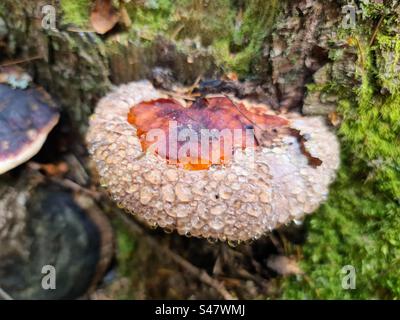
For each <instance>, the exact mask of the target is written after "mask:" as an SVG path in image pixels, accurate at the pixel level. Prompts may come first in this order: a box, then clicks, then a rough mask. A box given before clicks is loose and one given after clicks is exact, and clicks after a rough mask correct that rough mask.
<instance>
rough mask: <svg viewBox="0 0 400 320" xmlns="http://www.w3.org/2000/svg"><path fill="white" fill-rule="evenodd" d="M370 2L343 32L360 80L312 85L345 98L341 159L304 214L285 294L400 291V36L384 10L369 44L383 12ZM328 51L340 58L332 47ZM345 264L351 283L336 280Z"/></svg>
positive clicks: (398, 294)
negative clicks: (297, 261)
mask: <svg viewBox="0 0 400 320" xmlns="http://www.w3.org/2000/svg"><path fill="white" fill-rule="evenodd" d="M371 6H372V7H364V10H365V13H366V17H367V19H366V20H365V25H361V26H359V27H358V28H357V29H356V30H354V31H352V33H351V34H350V35H349V34H347V35H346V36H347V37H348V36H350V37H351V39H352V41H350V42H351V43H353V44H355V46H356V47H357V50H358V62H357V70H358V72H357V74H358V80H359V81H360V83H361V85H360V87H359V88H352V87H349V86H347V87H345V86H343V85H341V84H340V82H338V83H336V85H335V83H334V81H335V79H334V80H333V83H332V84H328V85H327V86H323V88H320V87H317V86H314V87H312V89H313V90H319V89H320V90H324V89H326V87H330V89H331V90H337V94H338V95H339V96H340V97H342V99H341V101H340V103H339V108H338V112H339V113H340V115H341V116H342V118H343V122H342V124H341V126H340V129H339V136H340V139H341V142H342V146H343V156H342V158H343V164H342V168H341V170H340V172H339V175H338V179H337V181H336V183H335V184H334V185H333V186H332V188H331V191H330V196H329V200H328V202H327V203H326V204H325V205H323V206H322V207H321V208H320V210H319V211H318V212H317V213H315V214H314V215H313V216H312V217H310V218H309V219H308V220H307V226H308V228H309V229H308V238H307V241H306V244H305V245H304V246H303V251H304V252H303V253H304V259H303V261H302V267H303V269H304V271H305V274H306V275H305V276H299V277H297V278H290V279H286V280H285V281H284V283H283V295H284V297H286V298H339V299H342V298H343V299H349V298H386V299H393V298H397V299H398V298H400V268H399V265H400V139H399V137H400V108H399V105H400V94H399V88H398V85H397V84H396V81H398V80H397V79H398V78H397V77H398V71H397V72H396V71H395V70H397V69H396V68H397V67H398V62H399V59H398V57H399V52H398V45H399V43H398V41H399V39H398V36H397V35H396V33H394V32H391V31H390V28H391V27H392V26H393V23H395V22H394V20H393V19H394V18H393V16H394V14H393V13H392V14H388V13H387V12H386V13H385V14H387V15H388V16H385V19H384V20H383V22H382V24H381V26H380V29H379V30H378V32H377V36H376V39H375V42H374V44H373V45H370V42H371V38H372V35H373V32H374V30H371V28H370V25H371V24H372V25H377V20H379V19H380V14H382V12H384V11H382V8H381V7H380V6H375V4H373V5H371ZM368 19H372V20H373V21H371V20H368ZM396 19H398V18H396ZM396 23H397V25H398V23H399V21H398V20H397V22H396ZM382 52H385V53H386V55H382ZM331 56H332V57H336V58H338V59H340V56H338V55H337V52H333V53H332V55H331ZM383 89H386V92H385V91H383ZM344 97H346V98H344ZM345 265H352V266H354V267H355V269H356V274H357V283H356V289H354V290H344V289H343V288H342V286H341V283H342V277H343V274H342V273H341V269H342V268H343V266H345Z"/></svg>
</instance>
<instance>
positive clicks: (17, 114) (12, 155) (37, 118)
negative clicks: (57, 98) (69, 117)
mask: <svg viewBox="0 0 400 320" xmlns="http://www.w3.org/2000/svg"><path fill="white" fill-rule="evenodd" d="M0 99H1V104H0V174H2V173H4V172H6V171H8V170H10V169H13V168H15V167H16V166H18V165H20V164H21V163H23V162H25V161H27V160H29V159H30V158H32V157H33V156H34V155H35V154H36V153H37V152H38V151H39V150H40V148H41V147H42V145H43V143H44V142H45V141H46V138H47V135H48V133H49V132H50V131H51V130H52V129H53V127H54V126H55V125H56V124H57V122H58V119H59V113H58V110H57V108H56V106H55V105H54V103H53V102H52V101H51V98H50V97H49V95H48V94H47V93H46V92H44V90H42V89H39V88H30V89H27V90H21V89H12V88H11V87H9V86H7V85H3V84H0Z"/></svg>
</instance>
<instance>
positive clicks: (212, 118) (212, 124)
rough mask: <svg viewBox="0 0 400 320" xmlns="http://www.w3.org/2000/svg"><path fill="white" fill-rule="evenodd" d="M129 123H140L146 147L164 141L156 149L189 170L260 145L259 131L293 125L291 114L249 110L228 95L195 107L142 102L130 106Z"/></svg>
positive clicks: (172, 101) (170, 102)
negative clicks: (256, 135)
mask: <svg viewBox="0 0 400 320" xmlns="http://www.w3.org/2000/svg"><path fill="white" fill-rule="evenodd" d="M128 122H129V123H130V124H132V125H133V126H135V127H136V129H137V135H138V137H139V139H140V142H141V145H142V149H143V151H147V150H148V149H149V148H151V147H153V148H154V145H155V144H156V143H158V146H157V148H154V152H155V153H157V154H158V155H160V156H161V157H163V158H164V159H166V160H167V161H168V162H169V163H174V164H176V165H178V166H180V167H183V168H185V169H188V170H204V169H208V168H209V167H210V166H211V165H213V164H216V165H220V164H224V163H227V162H228V161H229V159H231V157H232V155H233V151H234V148H242V149H244V148H247V147H254V146H257V145H258V141H257V139H256V138H255V136H254V132H255V130H259V129H261V130H268V129H272V128H277V127H282V126H286V125H287V124H288V121H287V120H286V119H283V118H280V117H278V116H274V115H266V114H264V112H263V110H261V109H256V108H253V109H251V110H248V109H246V107H245V106H244V105H243V104H242V103H235V102H233V101H232V100H231V99H229V98H227V97H213V98H198V99H197V100H196V101H194V102H192V103H191V105H190V106H189V107H183V106H182V105H181V104H180V103H179V102H178V101H176V100H175V99H157V100H152V101H145V102H141V103H139V104H137V105H135V106H133V107H132V108H131V109H130V111H129V113H128ZM174 128H175V129H176V130H175V131H174V130H173V129H174ZM160 132H161V133H163V135H161V136H163V137H161V136H160ZM161 140H162V141H161ZM162 144H165V147H162ZM160 145H161V147H160ZM227 150H228V151H227Z"/></svg>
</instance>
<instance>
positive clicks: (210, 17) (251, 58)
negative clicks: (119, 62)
mask: <svg viewBox="0 0 400 320" xmlns="http://www.w3.org/2000/svg"><path fill="white" fill-rule="evenodd" d="M236 2H237V1H233V0H213V1H208V0H177V1H171V0H147V1H144V2H140V3H138V2H135V1H131V2H128V3H126V4H125V7H126V9H127V12H128V15H129V17H130V19H131V21H132V25H131V27H130V30H128V32H127V33H126V34H125V37H128V38H129V40H131V42H132V41H137V40H138V39H141V40H144V41H146V40H147V41H152V40H154V39H155V38H156V37H157V36H162V37H164V38H166V39H169V40H173V41H175V43H176V44H177V46H178V47H180V48H187V45H182V43H187V40H188V39H189V40H190V41H192V43H193V46H194V47H195V48H197V47H199V46H202V47H203V48H206V49H208V50H209V51H210V52H212V54H213V56H214V57H215V59H216V62H217V64H218V65H219V66H220V67H221V68H223V69H224V70H225V71H226V72H228V71H235V72H237V73H238V74H239V75H240V76H246V75H248V74H249V73H250V72H251V71H254V69H255V66H256V65H257V62H258V60H259V59H260V57H261V54H262V45H263V41H264V39H265V38H266V37H267V36H268V35H269V34H270V32H271V29H272V25H273V22H274V18H275V16H276V14H277V12H278V10H279V7H280V6H279V2H278V0H271V1H268V2H267V3H266V2H265V1H262V0H255V1H250V0H244V1H241V4H240V5H238V4H237V3H236ZM90 5H91V1H89V0H66V1H62V2H61V7H62V10H63V22H64V23H71V24H74V25H76V26H78V27H83V28H84V27H87V26H88V25H89V13H90Z"/></svg>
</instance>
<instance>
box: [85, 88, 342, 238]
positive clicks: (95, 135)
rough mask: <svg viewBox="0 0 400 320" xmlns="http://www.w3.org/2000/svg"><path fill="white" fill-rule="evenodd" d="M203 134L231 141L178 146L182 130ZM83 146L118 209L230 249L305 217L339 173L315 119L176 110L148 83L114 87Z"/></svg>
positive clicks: (202, 107) (211, 101) (258, 110)
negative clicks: (226, 244)
mask: <svg viewBox="0 0 400 320" xmlns="http://www.w3.org/2000/svg"><path fill="white" fill-rule="evenodd" d="M171 124H172V126H174V125H175V129H176V130H175V131H171ZM205 129H209V130H210V129H214V130H212V131H211V132H215V131H217V132H219V133H221V130H224V129H225V132H228V133H229V132H231V133H232V136H235V132H239V133H238V134H237V135H236V136H235V137H236V139H233V140H229V139H228V138H226V137H227V136H229V134H228V135H227V136H224V138H223V140H221V139H219V140H218V139H216V138H215V137H214V136H213V135H212V134H211V136H207V137H206V139H205V140H201V139H197V140H196V139H189V141H187V140H182V139H179V136H180V134H181V133H182V132H184V131H187V132H185V134H184V135H186V137H192V136H196V134H197V137H203V136H204V134H203V131H202V130H205ZM235 130H236V131H235ZM174 132H175V133H174ZM205 132H209V131H207V130H206V131H205ZM162 133H165V135H164V136H163V134H162ZM174 134H177V136H178V138H177V139H176V136H175V137H174ZM219 137H221V135H219ZM163 138H164V139H163ZM164 140H165V141H164ZM176 140H177V142H175V141H176ZM214 140H216V141H217V142H216V143H215V144H213V142H215V141H214ZM199 141H201V142H202V143H200V142H199ZM204 141H206V142H205V143H204ZM221 141H222V142H221ZM87 142H88V146H89V151H90V153H91V155H92V158H93V159H94V161H95V163H96V166H97V170H98V172H99V175H100V177H101V183H102V185H104V186H106V187H107V188H108V191H109V192H110V194H111V196H112V198H113V199H114V200H115V201H116V202H118V204H119V206H121V207H124V208H126V209H127V210H128V211H130V212H132V213H135V214H138V215H139V216H141V217H142V218H144V219H145V220H146V221H147V222H148V223H150V224H152V225H158V226H161V227H162V228H168V229H176V230H177V231H178V232H179V233H180V234H189V233H190V234H191V235H193V236H198V237H211V238H217V239H221V240H231V241H240V240H247V239H250V238H257V237H259V236H261V235H262V234H263V233H264V232H265V231H268V230H272V229H274V228H276V227H277V226H279V225H281V224H284V223H287V222H289V221H291V220H293V219H300V218H302V217H303V216H304V214H305V213H311V212H313V211H314V210H315V209H316V208H317V207H318V206H319V204H320V203H321V202H322V201H323V200H325V199H326V197H327V194H328V186H329V184H330V183H331V182H332V181H333V179H334V177H335V171H336V169H337V168H338V165H339V144H338V141H337V138H336V136H335V135H334V134H333V133H332V132H330V130H329V128H328V127H327V126H326V125H325V124H324V120H323V118H321V117H303V116H301V115H299V114H295V113H293V114H286V115H285V116H283V115H279V116H278V115H276V114H274V112H273V111H271V110H270V109H269V108H268V106H266V105H263V104H255V103H250V102H248V101H241V100H236V99H233V98H228V97H226V96H217V97H215V96H208V97H207V96H206V97H203V98H200V99H197V100H196V101H194V102H190V101H189V102H185V101H183V102H182V101H181V100H179V99H174V98H171V97H170V96H169V95H168V94H165V93H163V92H160V91H158V90H156V89H155V88H154V87H153V86H152V85H151V84H150V83H149V82H147V81H142V82H133V83H130V84H127V85H121V86H120V87H119V88H117V89H116V90H115V91H114V92H112V93H110V94H108V95H107V96H106V97H104V98H103V99H101V100H100V102H99V103H98V105H97V107H96V110H95V113H94V115H93V116H92V118H91V120H90V128H89V131H88V135H87ZM160 142H165V143H164V146H165V147H164V148H163V143H160ZM227 142H229V143H231V142H232V143H231V144H230V145H231V147H232V148H231V149H229V148H228V149H227V150H228V151H226V150H225V149H224V152H222V156H221V152H220V153H218V152H216V151H221V149H222V148H224V146H225V145H229V143H227ZM204 146H206V147H207V146H208V148H206V152H203V151H204V150H200V149H202V148H203V149H204ZM217 149H220V150H217ZM188 150H190V151H191V152H192V153H190V152H188ZM196 150H198V152H196ZM196 160H197V161H196ZM198 160H200V161H198Z"/></svg>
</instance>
